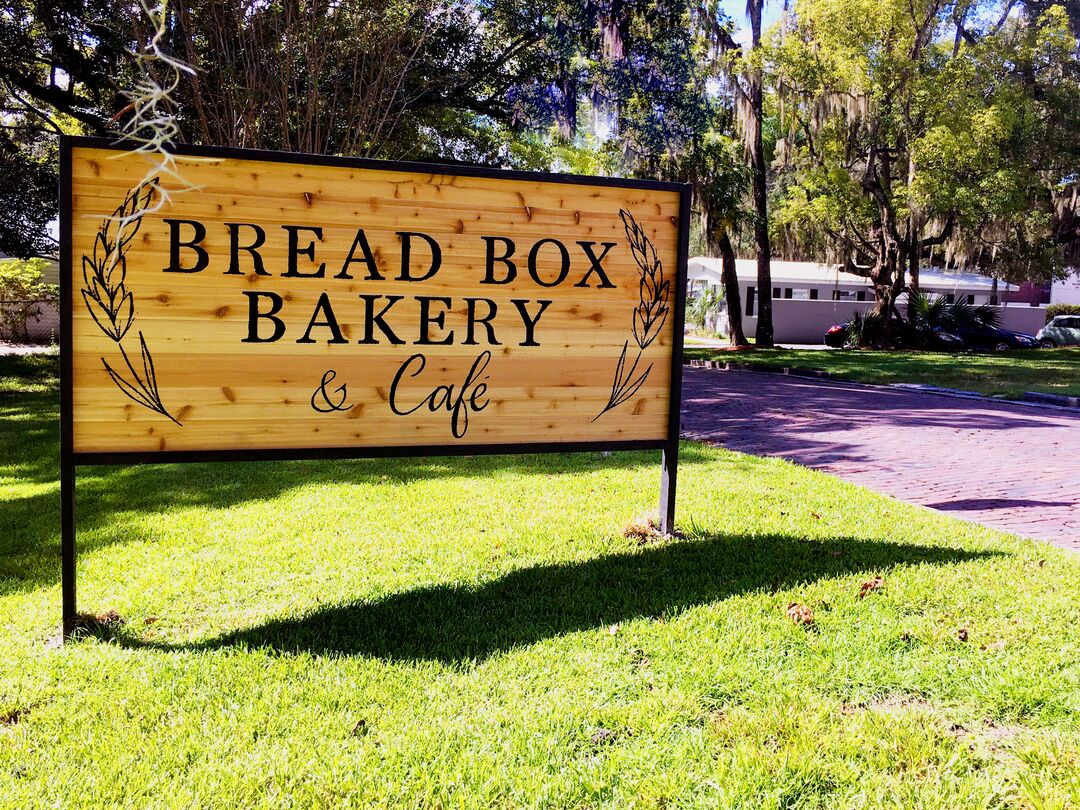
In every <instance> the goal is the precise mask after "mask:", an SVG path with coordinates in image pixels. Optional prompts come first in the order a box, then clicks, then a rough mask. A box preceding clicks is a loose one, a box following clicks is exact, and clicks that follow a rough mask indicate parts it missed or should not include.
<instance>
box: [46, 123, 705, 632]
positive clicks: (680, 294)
mask: <svg viewBox="0 0 1080 810" xmlns="http://www.w3.org/2000/svg"><path fill="white" fill-rule="evenodd" d="M75 148H91V149H111V150H115V151H130V146H128V145H126V144H124V143H123V142H122V141H114V140H111V139H108V138H95V137H83V136H70V135H61V136H60V262H59V264H60V326H59V330H60V545H61V592H62V603H63V636H64V638H70V637H71V635H72V634H73V633H74V632H75V630H76V628H77V624H78V611H77V602H76V497H75V484H76V468H77V467H79V466H86V465H117V464H173V463H199V462H219V461H297V460H329V459H359V458H397V457H400V458H408V457H417V456H463V455H506V454H516V453H585V452H597V451H637V450H657V449H658V450H660V451H661V473H660V526H659V528H660V531H662V532H663V533H665V534H670V533H672V532H673V531H674V526H675V490H676V484H677V478H678V459H679V427H680V411H679V407H680V401H681V395H682V354H683V330H684V327H685V324H684V315H685V307H686V288H687V263H688V260H689V245H690V186H688V185H686V184H684V183H672V182H666V181H659V180H632V179H625V178H614V177H593V176H588V175H571V174H554V173H547V172H523V171H515V170H509V169H497V168H491V167H486V166H476V165H472V164H459V165H453V164H448V163H417V162H410V161H393V160H373V159H370V158H351V157H337V156H331V155H312V154H305V153H297V152H274V151H263V150H256V149H239V148H233V147H213V146H188V145H180V146H174V147H170V151H171V152H172V153H173V154H176V155H183V156H191V157H208V158H234V159H241V160H260V161H266V162H271V163H287V164H294V165H306V166H333V167H337V168H355V169H368V170H375V171H395V172H414V173H420V174H448V175H460V176H464V177H482V178H489V179H496V180H523V181H532V182H538V181H539V182H545V183H565V184H570V185H595V186H606V187H614V188H630V189H643V190H652V191H668V192H676V193H678V194H679V224H678V246H677V254H676V267H675V287H674V293H675V295H674V301H673V307H672V308H673V310H674V311H673V312H672V313H671V315H672V328H673V330H674V331H673V340H672V348H671V377H670V386H669V400H668V430H667V436H666V437H665V438H664V439H656V440H630V441H589V442H533V443H510V444H452V445H432V446H398V445H393V446H385V447H336V448H287V449H280V450H275V449H250V450H162V451H156V452H76V451H75V449H74V432H73V431H74V408H73V403H74V392H73V380H72V351H73V343H72V321H73V317H72V316H73V301H74V295H73V293H74V290H73V289H72V278H73V276H72V256H71V248H72V228H71V226H72V178H71V165H72V150H73V149H75Z"/></svg>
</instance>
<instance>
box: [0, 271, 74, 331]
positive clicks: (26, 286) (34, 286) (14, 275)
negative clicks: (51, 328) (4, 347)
mask: <svg viewBox="0 0 1080 810" xmlns="http://www.w3.org/2000/svg"><path fill="white" fill-rule="evenodd" d="M46 267H48V262H47V261H45V260H44V259H9V260H7V261H3V262H0V339H5V340H19V339H25V338H26V337H27V336H28V333H27V331H26V322H27V320H29V319H30V318H32V317H34V316H36V315H38V314H39V313H40V312H41V308H42V306H43V305H47V304H54V303H55V302H56V299H57V297H58V295H59V293H60V288H59V287H57V285H55V284H46V283H45V282H44V281H43V280H42V278H43V275H44V271H45V268H46Z"/></svg>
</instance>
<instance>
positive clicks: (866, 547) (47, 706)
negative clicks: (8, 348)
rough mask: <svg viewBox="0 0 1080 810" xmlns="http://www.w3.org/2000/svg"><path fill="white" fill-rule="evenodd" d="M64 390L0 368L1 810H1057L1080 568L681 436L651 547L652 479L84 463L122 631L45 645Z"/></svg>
mask: <svg viewBox="0 0 1080 810" xmlns="http://www.w3.org/2000/svg"><path fill="white" fill-rule="evenodd" d="M54 362H55V361H54V360H50V359H48V358H45V359H41V358H22V359H15V358H2V359H0V380H2V382H0V392H2V393H0V619H2V621H0V805H2V806H4V807H13V808H14V807H17V808H25V807H39V806H62V807H65V808H66V807H95V808H96V807H102V806H120V805H123V806H130V807H139V808H142V807H191V806H199V807H244V806H266V807H275V808H276V807H285V806H297V807H305V808H306V807H317V806H341V805H354V806H370V805H376V806H380V805H393V806H400V807H410V808H411V807H487V806H505V807H533V806H537V807H598V806H605V807H627V806H642V807H661V806H664V807H671V806H678V807H709V808H712V807H745V808H763V807H772V808H780V807H784V808H787V807H791V808H795V807H798V808H835V807H860V808H861V807H914V806H918V807H923V808H957V807H965V808H967V807H1014V806H1023V807H1057V808H1065V807H1076V806H1078V805H1080V602H1078V599H1077V593H1078V591H1077V584H1076V583H1077V581H1078V579H1080V558H1078V557H1076V556H1071V555H1068V554H1067V553H1065V552H1062V551H1058V550H1055V549H1052V548H1050V547H1048V546H1046V545H1042V544H1037V543H1033V542H1029V541H1023V540H1020V539H1019V538H1016V537H1011V536H1008V535H1004V534H1001V533H999V532H995V531H992V530H990V529H986V528H982V527H979V526H976V525H974V524H969V523H964V522H960V521H956V520H952V519H949V518H945V517H943V516H940V515H937V514H935V513H932V512H930V511H927V510H923V509H919V508H916V507H910V506H906V505H903V504H900V503H897V502H895V501H892V500H890V499H888V498H885V497H881V496H878V495H875V494H872V493H870V492H867V491H866V490H862V489H859V488H858V487H854V486H850V485H847V484H844V483H842V482H840V481H838V480H835V479H833V478H830V477H827V476H825V475H821V474H817V473H814V472H810V471H807V470H804V469H801V468H798V467H795V466H792V465H789V464H787V463H784V462H782V461H777V460H763V459H756V458H752V457H749V456H743V455H738V454H734V453H729V452H724V451H722V450H718V449H713V448H709V447H706V446H703V445H698V444H692V443H687V444H685V445H684V446H683V461H682V465H681V475H680V491H679V517H680V521H681V525H682V527H683V529H684V531H685V534H686V537H685V538H684V539H678V540H667V541H657V540H654V541H651V542H646V543H644V544H639V543H638V542H635V541H632V540H629V539H627V538H625V537H624V536H623V533H622V529H623V527H624V526H625V525H626V524H627V523H628V522H630V521H631V520H632V519H633V518H634V517H635V516H637V515H639V514H641V513H643V512H645V511H647V510H649V509H650V508H651V507H653V506H654V503H655V498H656V493H657V488H658V477H659V474H658V473H659V470H658V464H657V462H658V459H657V458H656V457H655V455H654V454H649V453H638V454H613V455H611V456H608V457H603V456H601V455H599V454H584V455H577V456H569V455H554V456H545V457H541V456H510V457H487V458H482V457H477V458H464V459H458V460H445V459H438V458H431V459H415V460H401V461H355V462H334V463H330V462H319V463H316V462H295V463H274V464H270V463H267V464H228V465H211V464H201V465H187V466H164V465H162V466H144V467H138V468H104V467H102V468H86V469H83V470H81V471H80V476H79V529H80V532H79V543H80V557H79V586H80V590H79V600H80V606H81V607H82V608H83V609H84V610H88V611H93V612H98V613H100V612H104V611H107V610H116V611H117V612H118V613H119V614H120V615H121V616H122V617H123V619H124V623H123V625H122V626H121V627H119V628H117V629H115V630H113V631H111V632H107V633H104V634H103V635H102V636H101V637H98V638H86V639H84V640H81V641H79V642H77V643H75V644H72V645H68V646H66V647H57V646H55V645H54V644H50V643H49V640H50V638H53V637H54V636H55V631H56V627H57V624H58V621H59V602H60V591H59V585H58V573H59V564H58V557H59V551H58V532H57V520H58V518H57V508H58V505H57V504H58V488H57V475H56V466H57V447H56V427H55V425H56V416H57V409H56V388H55V385H54V383H53V377H52V375H53V371H54V370H53V367H52V363H54ZM17 375H18V376H17ZM20 377H21V379H20ZM877 575H880V576H882V577H884V588H883V590H881V591H880V592H875V593H871V594H870V595H868V596H867V597H866V598H865V599H859V598H858V592H859V588H860V585H861V584H862V583H863V582H865V581H866V580H868V579H869V578H870V577H873V576H877ZM791 602H800V603H803V604H805V605H807V606H809V607H810V608H811V609H812V610H813V611H814V614H815V622H814V624H813V625H812V626H811V627H810V628H804V627H800V626H796V625H795V624H794V623H793V622H791V621H790V620H789V619H788V618H787V617H786V615H785V611H786V609H787V607H788V605H789V603H791ZM961 630H963V631H966V641H965V640H961V638H960V636H962V635H964V633H961V632H960V631H961Z"/></svg>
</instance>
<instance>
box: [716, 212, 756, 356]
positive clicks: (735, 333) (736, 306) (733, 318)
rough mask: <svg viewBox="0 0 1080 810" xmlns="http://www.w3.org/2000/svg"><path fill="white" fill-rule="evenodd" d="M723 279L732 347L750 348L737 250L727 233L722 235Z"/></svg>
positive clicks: (720, 240)
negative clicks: (740, 290) (736, 268)
mask: <svg viewBox="0 0 1080 810" xmlns="http://www.w3.org/2000/svg"><path fill="white" fill-rule="evenodd" d="M719 246H720V264H721V267H722V270H721V277H722V279H723V282H724V298H725V299H726V300H727V317H728V336H729V337H730V339H731V345H732V346H749V345H750V342H749V341H748V340H747V339H746V334H745V333H744V332H743V325H742V299H741V298H740V296H739V277H738V275H736V273H735V248H733V247H732V246H731V238H730V237H729V236H728V234H727V231H724V232H723V233H721V234H720V239H719Z"/></svg>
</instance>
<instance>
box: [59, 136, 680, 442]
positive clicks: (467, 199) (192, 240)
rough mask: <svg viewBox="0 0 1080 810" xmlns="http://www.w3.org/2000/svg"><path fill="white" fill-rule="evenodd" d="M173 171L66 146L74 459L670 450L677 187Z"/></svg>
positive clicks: (393, 174) (230, 168)
mask: <svg viewBox="0 0 1080 810" xmlns="http://www.w3.org/2000/svg"><path fill="white" fill-rule="evenodd" d="M178 166H179V168H180V172H181V174H182V175H183V177H184V179H185V180H186V181H187V183H188V184H189V185H190V186H192V187H193V188H194V189H195V190H186V191H185V190H183V189H182V188H181V187H179V186H178V184H177V183H176V182H175V181H173V180H170V179H162V180H161V181H160V187H161V188H165V189H166V190H168V191H169V192H170V201H169V202H168V203H166V204H164V205H162V206H160V207H157V200H158V197H157V195H156V192H154V191H153V190H149V191H148V190H147V188H146V187H143V193H142V194H141V195H140V194H138V193H136V192H137V189H138V188H139V183H140V182H141V180H142V178H143V177H144V176H145V173H146V169H147V164H146V161H145V160H144V159H142V158H140V157H138V156H133V155H131V154H129V153H122V152H119V151H115V150H108V149H99V148H91V147H85V146H75V147H74V148H73V153H72V178H71V182H72V210H71V219H70V223H71V272H70V278H65V279H63V281H64V283H66V284H68V285H70V289H71V290H72V301H73V306H72V312H71V313H70V315H71V324H70V327H71V331H72V356H71V361H72V384H73V401H72V419H73V442H74V451H75V452H76V453H90V452H100V453H109V452H145V453H153V452H159V451H187V450H206V451H216V450H230V449H277V450H285V449H297V448H312V449H319V448H341V447H347V448H348V447H356V448H362V447H364V446H371V447H387V446H401V447H406V446H408V447H416V446H426V447H431V448H432V452H437V451H438V448H439V447H440V446H447V445H453V444H458V443H461V444H477V445H483V444H500V445H502V444H514V443H529V444H536V443H546V442H550V443H553V444H556V443H564V442H604V441H630V440H663V439H667V438H669V432H670V431H669V416H670V413H669V393H670V385H671V368H672V362H671V361H672V357H671V354H672V347H673V346H674V345H675V343H676V341H675V335H674V333H673V328H674V324H675V320H676V319H675V318H674V317H673V313H672V311H671V310H672V307H673V306H674V302H675V301H676V300H677V297H676V294H675V285H676V283H677V281H678V278H679V268H677V266H676V264H677V258H678V257H677V252H678V244H679V237H680V228H681V227H683V226H684V225H685V223H681V222H680V221H679V212H680V194H679V193H678V192H677V191H674V190H667V189H664V190H654V189H646V188H637V187H633V188H627V187H620V186H602V185H593V184H585V183H583V184H581V185H573V184H567V183H559V182H551V181H544V180H543V179H536V180H533V179H520V178H514V179H508V178H501V177H476V176H466V175H454V174H446V173H443V174H440V173H434V174H433V173H426V172H420V173H415V172H409V171H397V170H390V171H387V170H380V169H368V168H357V167H355V166H349V167H346V166H323V165H298V164H291V163H282V162H275V161H268V160H259V159H246V158H240V157H234V156H229V157H214V158H193V157H187V156H181V157H180V158H178ZM133 193H134V196H133ZM125 200H127V202H128V205H127V207H126V209H125V211H126V213H128V214H135V215H137V216H136V219H135V221H137V228H136V227H135V226H134V224H129V225H128V226H127V230H125V229H124V228H123V227H122V223H121V222H119V221H117V219H116V218H115V217H114V212H115V211H116V210H117V209H118V207H121V206H122V204H123V203H124V202H125ZM170 220H172V221H173V224H170ZM180 220H183V223H182V224H179V225H178V224H176V222H177V221H180ZM191 223H197V225H196V224H191ZM228 223H244V225H243V226H240V227H234V228H232V229H230V226H229V224H228ZM253 226H254V227H253ZM256 228H257V229H261V232H262V234H264V236H263V238H262V240H261V243H260V244H257V245H256V246H255V247H254V248H252V249H251V250H248V249H247V247H248V246H251V245H252V244H253V242H252V240H253V239H254V238H255V236H256V234H257V230H256ZM310 229H320V231H319V232H318V233H316V232H315V231H312V230H310ZM234 232H235V234H236V235H235V239H236V244H237V249H236V250H235V256H236V266H235V272H228V271H230V270H231V269H233V253H234V251H233V249H232V240H233V239H234V235H233V234H234ZM361 232H362V236H361V235H358V234H360V233H361ZM121 233H123V234H125V235H127V234H133V235H132V238H131V239H130V240H129V241H128V240H126V239H125V240H123V244H122V248H121V249H117V236H118V234H121ZM405 233H407V234H409V235H407V236H405V235H403V234H405ZM485 237H487V239H485ZM290 240H291V241H290ZM508 240H509V241H508ZM510 241H512V242H513V245H514V251H513V254H512V256H510V257H509V261H510V262H512V263H513V268H514V269H513V271H511V270H510V265H509V264H508V263H507V262H504V261H502V260H501V259H502V257H504V256H505V255H506V249H507V247H508V245H509V243H510ZM582 242H584V243H586V244H585V245H582V244H579V243H582ZM538 243H539V246H538V247H535V246H537V244H538ZM534 247H535V251H534ZM365 249H366V251H367V252H365ZM406 249H407V250H408V262H407V263H405V264H404V265H403V255H402V254H403V251H405V250H406ZM436 251H437V252H438V254H439V262H438V264H437V267H436V268H435V269H434V270H432V266H433V256H434V254H435V252H436ZM530 253H533V258H532V261H530ZM369 255H370V257H371V258H372V260H373V262H371V263H369V262H367V261H366V259H367V258H368V256H369ZM120 256H122V261H119V260H118V258H119V257H120ZM256 256H257V258H258V261H259V262H260V263H261V264H260V265H259V266H260V267H261V269H262V270H263V271H264V273H265V274H262V273H257V272H256ZM202 257H205V261H203V260H202ZM492 257H494V258H492ZM349 259H352V261H349ZM199 264H203V265H205V266H202V267H198V269H197V270H196V271H195V272H188V271H191V270H193V269H195V268H196V267H197V266H198V265H199ZM320 265H324V270H323V271H322V274H321V276H320V277H310V276H311V275H312V274H314V273H316V272H317V271H318V268H319V266H320ZM403 266H404V267H406V268H407V270H405V271H403V269H402V268H403ZM290 268H291V269H290ZM343 268H345V275H347V276H348V277H341V276H342V275H343V273H342V270H343ZM84 271H85V272H84ZM511 272H513V273H516V275H515V276H514V277H513V278H510V279H507V280H506V283H495V282H499V281H502V280H503V279H506V278H507V275H508V274H509V273H511ZM403 273H407V274H408V276H407V277H403ZM410 277H411V278H412V279H416V280H410ZM384 308H385V309H384ZM129 315H130V322H129ZM470 337H471V339H470ZM269 338H274V339H273V340H270V339H269Z"/></svg>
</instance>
